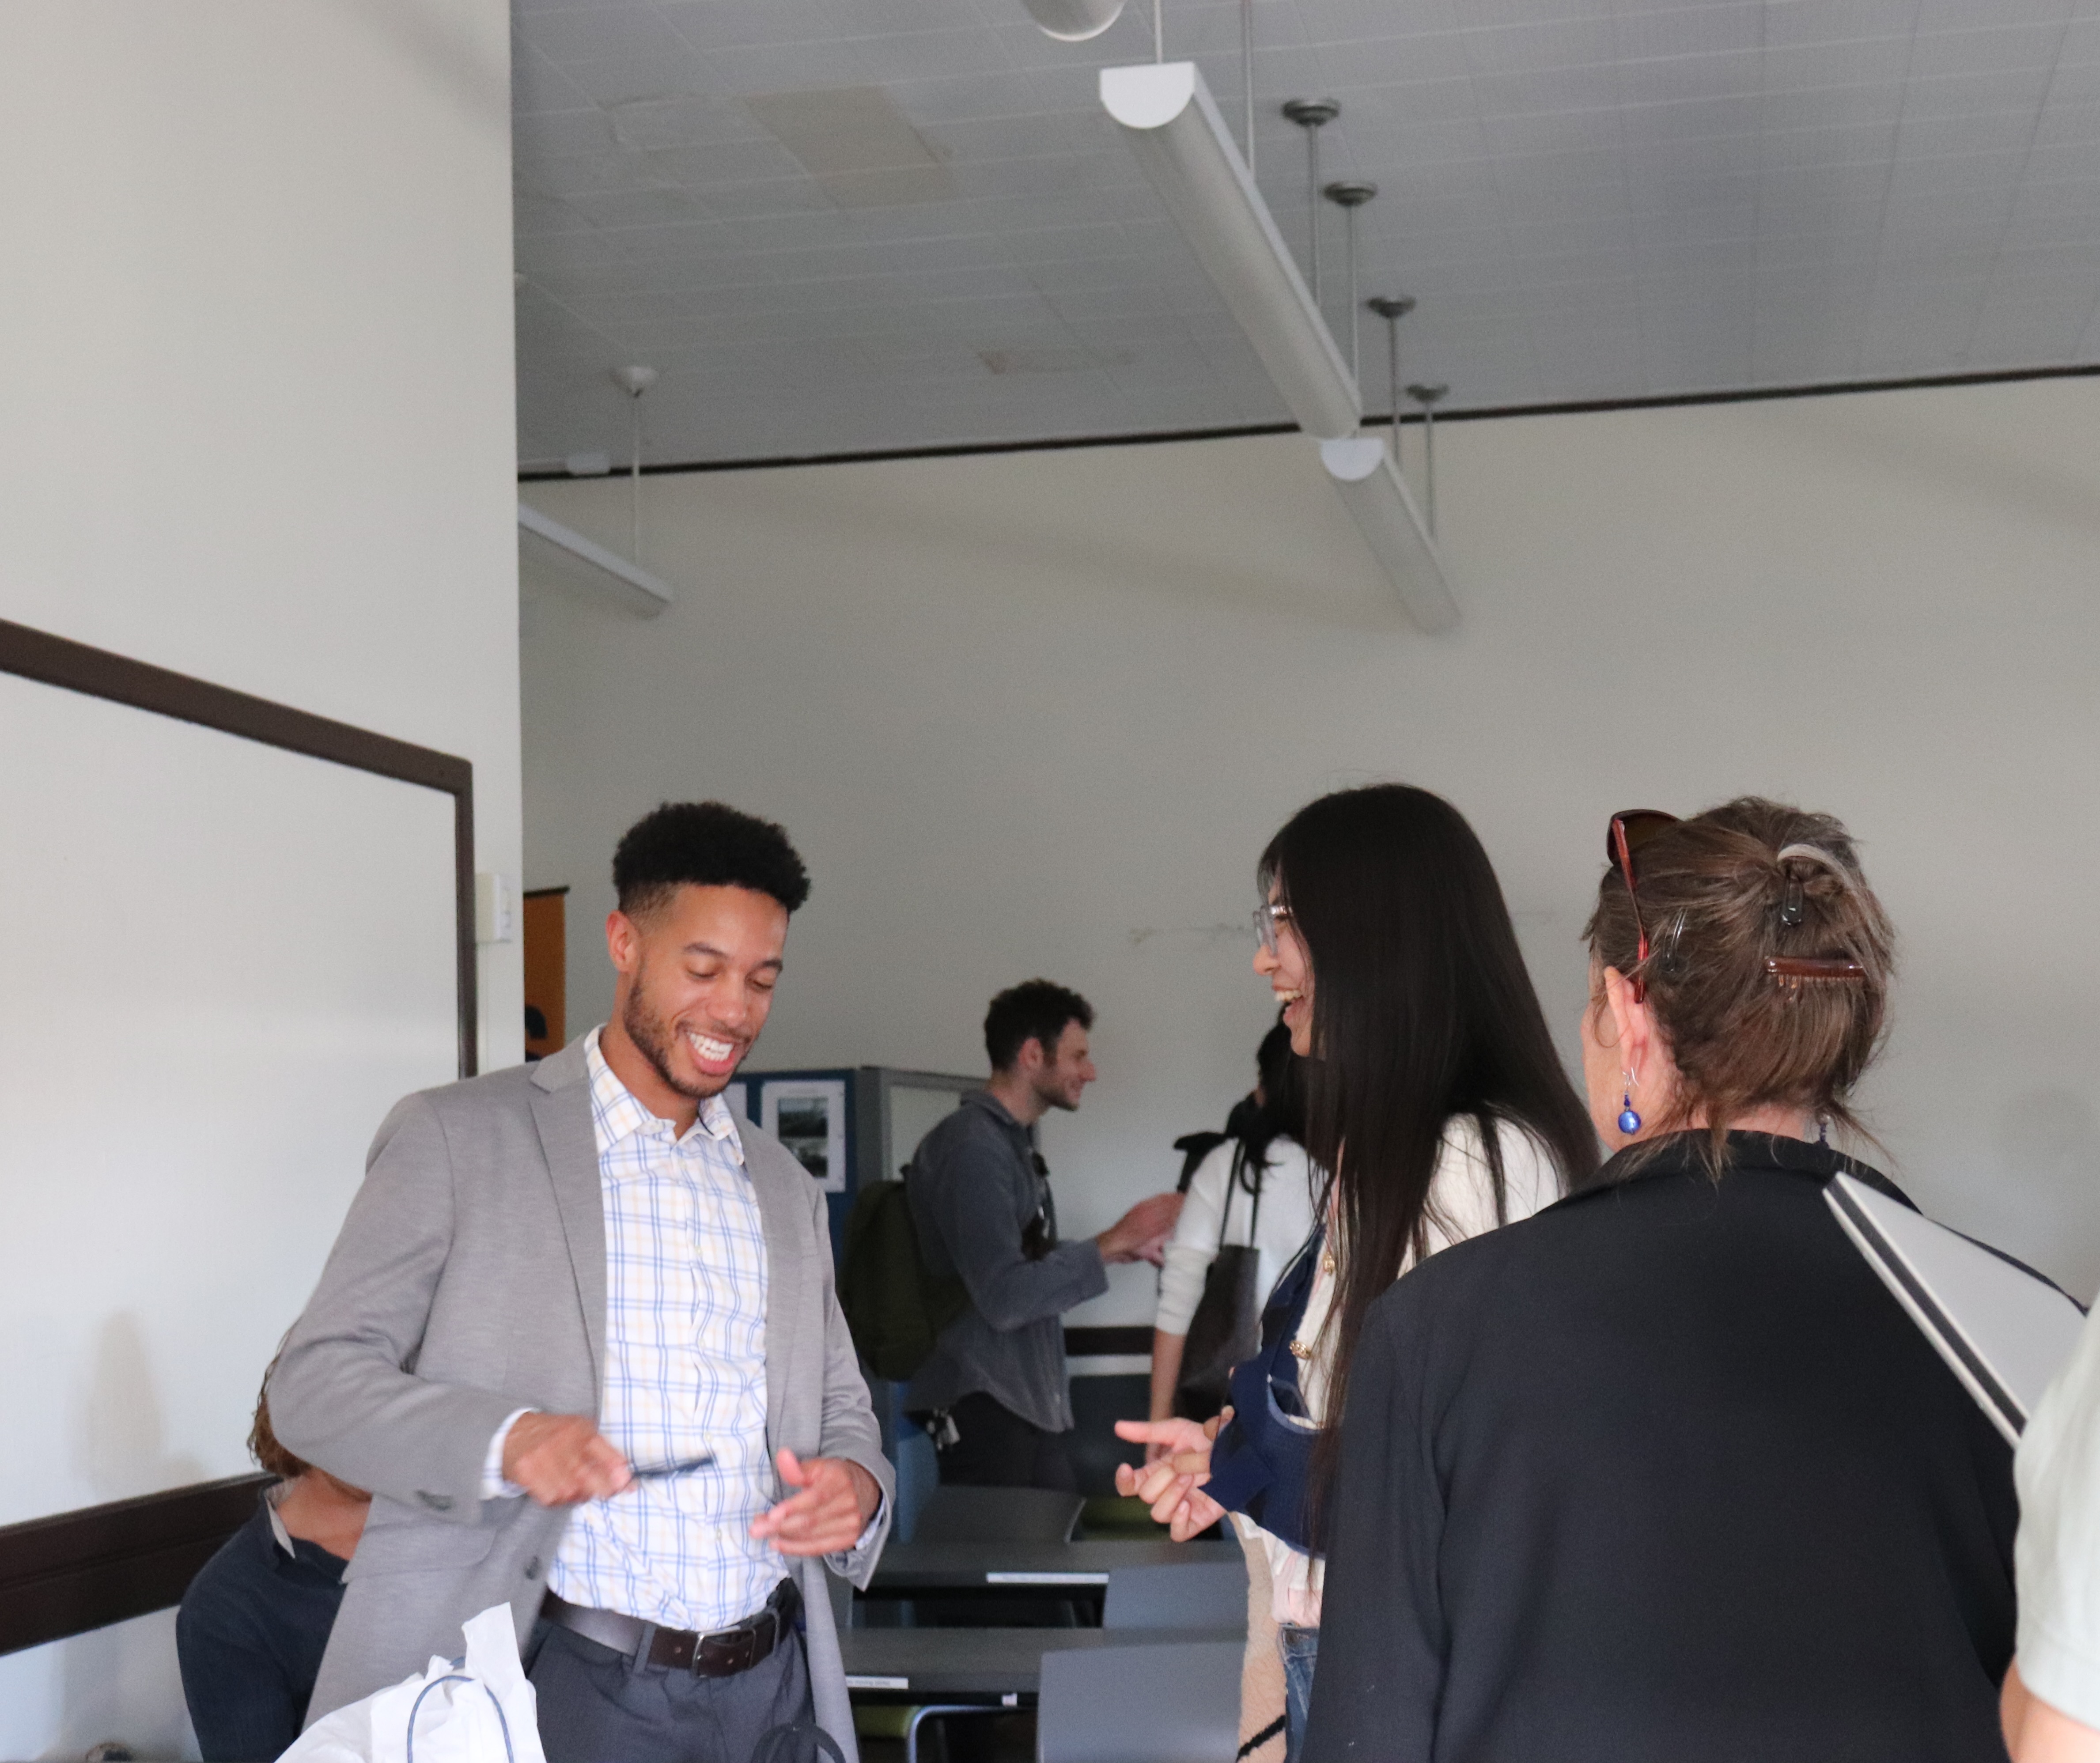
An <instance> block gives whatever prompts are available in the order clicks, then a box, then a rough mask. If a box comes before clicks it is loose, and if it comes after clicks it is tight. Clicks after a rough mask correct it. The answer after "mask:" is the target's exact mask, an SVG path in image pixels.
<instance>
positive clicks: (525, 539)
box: [518, 502, 671, 619]
mask: <svg viewBox="0 0 2100 1763" xmlns="http://www.w3.org/2000/svg"><path fill="white" fill-rule="evenodd" d="M527 558H530V559H532V562H536V563H537V564H539V565H540V566H541V567H543V568H544V569H545V570H546V571H548V572H549V574H551V575H554V576H555V577H556V578H557V579H558V580H561V581H562V582H565V583H567V584H568V585H569V586H571V587H574V588H582V589H583V590H584V591H585V593H590V594H593V595H595V596H597V597H599V598H601V599H610V600H611V601H612V602H613V603H614V604H615V605H616V606H622V607H624V609H625V610H628V611H629V612H633V613H637V614H638V615H641V616H642V617H643V618H645V619H653V618H654V617H655V616H656V615H657V614H658V613H660V612H661V611H662V610H664V608H665V607H666V606H668V605H670V603H671V588H670V584H668V582H666V581H664V580H662V578H660V577H659V576H655V575H651V574H650V573H649V571H647V570H646V569H642V568H638V567H637V566H635V565H634V564H632V563H630V562H628V561H627V559H626V558H624V557H622V556H620V553H618V552H616V551H608V550H607V549H606V548H605V547H604V546H603V545H602V544H598V543H597V542H596V541H595V540H590V539H586V538H585V536H583V535H582V534H581V533H580V532H577V531H575V530H574V529H573V528H571V527H564V526H563V525H562V523H561V522H559V521H558V520H549V518H547V517H546V516H545V514H543V513H540V511H539V509H536V508H532V507H529V506H527V505H526V504H525V503H523V502H520V503H519V504H518V561H519V562H523V561H525V560H526V559H527Z"/></svg>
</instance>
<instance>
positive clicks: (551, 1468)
mask: <svg viewBox="0 0 2100 1763" xmlns="http://www.w3.org/2000/svg"><path fill="white" fill-rule="evenodd" d="M503 1479H505V1481H507V1482H514V1483H516V1484H517V1485H518V1487H520V1488H523V1489H524V1490H525V1492H527V1493H528V1494H530V1495H532V1497H533V1499H535V1500H536V1501H538V1502H539V1503H540V1505H543V1506H573V1505H580V1504H581V1503H582V1502H583V1501H586V1500H602V1499H604V1498H606V1497H607V1496H608V1495H611V1494H616V1493H618V1492H620V1489H621V1488H624V1487H625V1486H626V1485H627V1484H628V1483H629V1482H630V1481H632V1480H633V1475H632V1474H629V1470H628V1467H627V1459H626V1458H625V1457H622V1456H621V1455H620V1452H618V1451H616V1450H615V1449H614V1448H613V1447H612V1446H611V1444H609V1443H607V1442H606V1440H605V1439H604V1438H603V1437H602V1435H600V1433H599V1431H598V1428H597V1427H596V1426H593V1424H592V1423H591V1422H590V1421H589V1420H587V1419H586V1418H585V1417H584V1416H582V1415H581V1414H537V1413H527V1414H520V1415H519V1416H518V1420H517V1422H516V1424H515V1425H514V1426H512V1427H511V1429H510V1435H509V1437H507V1438H506V1439H504V1441H503Z"/></svg>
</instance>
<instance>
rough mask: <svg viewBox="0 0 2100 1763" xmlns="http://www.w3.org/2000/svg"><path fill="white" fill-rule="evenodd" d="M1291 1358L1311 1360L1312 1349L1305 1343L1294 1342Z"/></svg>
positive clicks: (1292, 1343)
mask: <svg viewBox="0 0 2100 1763" xmlns="http://www.w3.org/2000/svg"><path fill="white" fill-rule="evenodd" d="M1290 1356H1291V1357H1292V1358H1293V1359H1310V1358H1311V1357H1312V1348H1311V1347H1309V1346H1307V1345H1306V1344H1305V1343H1304V1342H1303V1341H1293V1342H1291V1343H1290Z"/></svg>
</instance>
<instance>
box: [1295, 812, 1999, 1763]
mask: <svg viewBox="0 0 2100 1763" xmlns="http://www.w3.org/2000/svg"><path fill="white" fill-rule="evenodd" d="M1608 837H1609V840H1610V848H1611V853H1612V854H1611V861H1610V862H1608V864H1607V866H1605V867H1604V870H1603V872H1602V874H1601V875H1600V877H1599V885H1598V888H1597V892H1596V894H1595V910H1594V911H1593V913H1592V915H1591V916H1590V924H1589V929H1588V932H1587V935H1588V940H1589V944H1590V1000H1589V1003H1588V1005H1587V1007H1586V1009H1585V1010H1584V1012H1583V1016H1582V1051H1583V1067H1584V1076H1585V1080H1586V1087H1587V1089H1588V1091H1589V1097H1590V1111H1591V1114H1592V1117H1593V1118H1594V1119H1595V1122H1596V1125H1597V1127H1598V1131H1599V1134H1600V1135H1602V1136H1603V1138H1604V1142H1605V1143H1606V1144H1608V1145H1609V1146H1611V1147H1612V1149H1613V1150H1614V1152H1615V1153H1616V1154H1615V1155H1614V1156H1613V1157H1612V1159H1611V1161H1609V1162H1608V1163H1607V1164H1606V1165H1605V1166H1604V1169H1603V1170H1601V1171H1600V1172H1599V1178H1598V1179H1597V1181H1596V1182H1595V1184H1594V1185H1593V1186H1591V1187H1590V1188H1589V1189H1588V1190H1587V1191H1586V1192H1582V1193H1581V1194H1578V1195H1577V1196H1574V1197H1571V1198H1570V1199H1568V1200H1566V1201H1563V1202H1562V1203H1561V1204H1560V1205H1556V1206H1555V1207H1553V1208H1551V1210H1548V1211H1547V1212H1546V1213H1545V1214H1542V1216H1540V1217H1538V1218H1536V1219H1529V1220H1528V1221H1526V1222H1525V1223H1522V1224H1520V1225H1517V1226H1515V1227H1512V1228H1511V1229H1509V1230H1507V1231H1498V1232H1495V1233H1494V1234H1493V1236H1489V1237H1488V1238H1486V1239H1485V1240H1483V1241H1479V1242H1471V1243H1465V1244H1462V1245H1459V1246H1458V1247H1457V1248H1456V1249H1454V1250H1452V1251H1451V1252H1450V1253H1449V1254H1444V1255H1439V1256H1438V1257H1437V1258H1436V1259H1435V1260H1434V1261H1432V1262H1431V1263H1429V1264H1428V1265H1427V1266H1425V1267H1422V1268H1420V1269H1418V1271H1417V1272H1414V1273H1412V1274H1410V1276H1408V1277H1407V1278H1406V1279H1405V1280H1402V1281H1401V1283H1400V1284H1399V1285H1397V1286H1396V1287H1395V1288H1394V1289H1393V1290H1392V1292H1391V1293H1389V1294H1387V1296H1385V1297H1384V1298H1381V1299H1380V1300H1379V1302H1376V1303H1374V1305H1372V1306H1371V1307H1370V1316H1369V1317H1368V1318H1367V1320H1365V1324H1364V1326H1363V1329H1362V1332H1361V1334H1360V1335H1359V1337H1358V1338H1357V1354H1356V1362H1355V1367H1354V1370H1353V1374H1352V1377H1353V1381H1352V1386H1351V1389H1350V1392H1349V1404H1348V1414H1347V1416H1346V1417H1345V1419H1344V1420H1343V1424H1342V1426H1341V1435H1342V1438H1341V1445H1342V1449H1341V1467H1340V1473H1339V1475H1338V1476H1337V1477H1336V1479H1335V1492H1334V1497H1333V1500H1332V1502H1331V1505H1332V1511H1333V1524H1332V1527H1331V1530H1330V1533H1329V1540H1330V1543H1331V1545H1332V1557H1331V1558H1332V1561H1333V1563H1334V1570H1333V1571H1332V1572H1331V1573H1330V1575H1329V1576H1328V1579H1327V1582H1326V1613H1327V1617H1328V1629H1329V1633H1328V1642H1329V1644H1328V1646H1327V1648H1326V1653H1325V1655H1324V1657H1323V1658H1322V1660H1321V1667H1320V1677H1319V1682H1318V1685H1317V1688H1316V1690H1315V1692H1314V1695H1313V1699H1312V1723H1311V1726H1310V1728H1309V1730H1308V1736H1307V1740H1306V1756H1307V1757H1308V1760H1309V1763H1485V1760H1487V1759H1490V1758H1492V1759H1494V1760H1496V1763H1529V1760H1533V1759H1547V1758H1550V1759H1551V1760H1552V1763H1686V1760H1688V1759H1697V1760H1698V1763H1779V1760H1781V1759H1796V1758H1838V1757H1842V1758H1846V1759H1847V1760H1849V1763H1992V1760H1994V1759H1995V1760H1996V1763H2005V1745H2004V1741H2003V1740H2002V1739H2001V1737H2000V1735H1999V1731H1998V1721H1997V1713H1998V1708H1997V1698H1998V1688H1999V1684H2000V1681H2001V1679H2002V1678H2003V1677H2005V1671H2006V1666H2007V1664H2008V1661H2009V1660H2010V1657H2011V1655H2012V1651H2013V1620H2014V1602H2013V1559H2012V1551H2013V1535H2014V1523H2015V1519H2016V1516H2017V1513H2016V1507H2015V1503H2014V1488H2013V1474H2012V1452H2011V1450H2010V1448H2009V1447H2008V1445H2007V1443H2006V1442H2005V1439H2003V1438H2002V1437H2001V1436H2000V1435H1999V1433H1998V1431H1997V1430H1996V1427H1995V1426H1993V1425H1992V1422H1991V1421H1989V1420H1988V1419H1986V1418H1985V1417H1984V1414H1983V1409H1982V1408H1980V1407H1979V1404H1978V1403H1977V1402H1976V1401H1974V1400H1972V1399H1970V1395H1969V1394H1968V1392H1967V1391H1965V1390H1964V1388H1963V1387H1962V1385H1961V1382H1958V1381H1957V1378H1956V1377H1955V1375H1954V1373H1952V1372H1951V1371H1950V1370H1949V1369H1948V1367H1947V1365H1946V1364H1943V1362H1942V1361H1941V1360H1940V1357H1939V1354H1938V1352H1936V1351H1935V1349H1934V1347H1933V1346H1931V1345H1930V1343H1929V1342H1927V1340H1926V1335H1925V1333H1924V1332H1923V1331H1922V1330H1921V1329H1920V1328H1918V1327H1917V1325H1915V1324H1913V1322H1912V1320H1911V1318H1910V1317H1909V1316H1908V1315H1906V1314H1905V1311H1904V1307H1903V1306H1902V1305H1901V1304H1900V1303H1899V1302H1898V1300H1897V1299H1896V1298H1895V1297H1894V1296H1893V1295H1892V1294H1891V1293H1890V1290H1889V1289H1888V1288H1886V1287H1885V1286H1884V1285H1883V1284H1882V1280H1881V1278H1880V1277H1879V1276H1877V1273H1876V1272H1874V1270H1873V1268H1872V1267H1869V1265H1868V1262H1867V1260H1866V1258H1865V1257H1864V1256H1863V1255H1862V1254H1860V1252H1859V1251H1858V1250H1857V1249H1856V1248H1855V1246H1854V1244H1853V1242H1852V1241H1851V1239H1850V1238H1849V1237H1848V1236H1847V1235H1846V1230H1845V1228H1844V1227H1842V1226H1841V1224H1840V1223H1839V1222H1838V1218H1837V1216H1836V1214H1835V1213H1834V1212H1833V1209H1832V1206H1831V1205H1830V1204H1829V1201H1828V1200H1827V1198H1826V1190H1828V1189H1829V1184H1830V1183H1831V1182H1832V1180H1833V1178H1834V1177H1836V1176H1838V1175H1849V1176H1850V1177H1851V1178H1852V1179H1853V1180H1854V1181H1855V1182H1857V1183H1861V1184H1863V1185H1864V1186H1866V1187H1868V1188H1877V1189H1879V1190H1880V1191H1881V1192H1882V1193H1883V1195H1885V1196H1886V1197H1890V1198H1892V1199H1894V1200H1895V1201H1902V1196H1901V1195H1900V1194H1899V1193H1897V1192H1895V1189H1894V1188H1893V1187H1892V1186H1891V1185H1890V1183H1889V1182H1888V1181H1887V1179H1886V1177H1884V1176H1882V1175H1880V1174H1878V1173H1877V1172H1876V1171H1875V1170H1873V1169H1871V1168H1869V1167H1868V1166H1867V1165H1865V1164H1864V1163H1861V1162H1859V1161H1856V1160H1855V1159H1854V1158H1852V1157H1849V1156H1847V1155H1846V1153H1844V1152H1842V1151H1841V1150H1839V1149H1838V1148H1836V1147H1834V1146H1833V1145H1832V1144H1829V1142H1828V1140H1829V1136H1830V1135H1832V1134H1833V1133H1835V1134H1839V1135H1844V1134H1847V1133H1849V1134H1850V1135H1851V1136H1853V1137H1855V1138H1859V1137H1860V1136H1862V1135H1861V1134H1860V1127H1859V1122H1857V1120H1856V1119H1855V1116H1854V1114H1853V1112H1852V1108H1851V1096H1852V1093H1853V1089H1854V1086H1855V1084H1856V1083H1857V1082H1859V1080H1860V1076H1861V1074H1862V1073H1864V1071H1865V1070H1866V1069H1867V1067H1868V1063H1869V1061H1870V1060H1872V1059H1873V1056H1874V1053H1875V1051H1876V1050H1877V1047H1879V1046H1880V1044H1881V1041H1882V1034H1883V1031H1884V1029H1885V1027H1886V1020H1887V1016H1886V1007H1887V998H1888V981H1889V974H1890V966H1891V956H1892V949H1893V940H1892V936H1891V932H1890V926H1889V921H1888V919H1887V918H1886V915H1885V914H1884V913H1883V912H1882V907H1881V905H1880V903H1879V902H1878V901H1877V900H1876V899H1875V897H1874V895H1873V892H1872V891H1871V890H1870V889H1869V888H1868V885H1867V881H1866V878H1865V876H1864V875H1862V873H1861V872H1860V862H1859V857H1858V854H1857V853H1856V852H1855V849H1854V847H1853V844H1852V840H1851V836H1850V835H1848V834H1847V833H1846V830H1845V828H1844V827H1843V826H1841V825H1840V824H1839V823H1838V822H1837V821H1835V820H1833V819H1832V818H1830V817H1829V816H1828V815H1825V814H1812V813H1804V812H1803V811H1802V810H1801V809H1796V808H1791V807H1788V806H1785V805H1784V804H1778V803H1774V802H1770V801H1765V800H1758V799H1756V798H1745V799H1742V800H1737V801H1733V802H1729V803H1726V804H1723V805H1722V806H1720V807H1718V808H1715V809H1709V810H1708V811H1707V812H1706V813H1703V814H1699V815H1696V816H1694V817H1693V818H1691V819H1688V820H1683V821H1679V820H1676V819H1674V818H1672V817H1671V816H1670V815H1667V814H1663V813H1657V812H1654V811H1652V810H1649V811H1640V812H1632V811H1630V812H1627V813H1621V814H1618V815H1615V816H1613V817H1612V820H1611V822H1610V826H1609V831H1608Z"/></svg>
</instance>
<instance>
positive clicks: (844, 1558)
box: [824, 1488, 889, 1579]
mask: <svg viewBox="0 0 2100 1763" xmlns="http://www.w3.org/2000/svg"><path fill="white" fill-rule="evenodd" d="M888 1510H889V1495H888V1494H886V1493H885V1492H882V1490H881V1489H880V1488H876V1494H875V1511H874V1513H873V1514H872V1515H871V1517H870V1518H869V1519H868V1521H867V1527H865V1528H864V1529H863V1530H862V1532H861V1533H860V1535H859V1536H856V1537H855V1538H854V1540H853V1547H852V1548H850V1549H840V1550H839V1551H838V1552H837V1553H836V1554H829V1555H827V1556H825V1557H824V1565H825V1566H826V1567H829V1568H830V1569H831V1570H832V1571H833V1572H834V1573H836V1574H837V1575H838V1576H840V1578H841V1579H844V1578H845V1577H847V1576H848V1574H849V1567H848V1563H849V1562H851V1561H852V1560H853V1559H854V1557H855V1556H856V1555H858V1554H860V1553H861V1552H862V1550H863V1549H866V1548H867V1545H869V1543H871V1541H873V1540H874V1539H875V1536H876V1533H877V1532H879V1531H880V1530H881V1528H882V1515H883V1514H884V1513H885V1512H887V1511H888Z"/></svg>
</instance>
